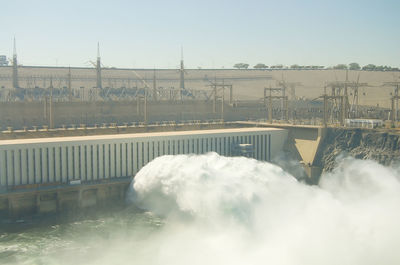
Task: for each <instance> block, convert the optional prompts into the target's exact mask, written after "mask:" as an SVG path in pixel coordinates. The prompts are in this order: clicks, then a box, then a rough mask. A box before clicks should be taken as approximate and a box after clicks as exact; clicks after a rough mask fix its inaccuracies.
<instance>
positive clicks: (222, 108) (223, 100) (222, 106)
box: [221, 83, 225, 122]
mask: <svg viewBox="0 0 400 265" xmlns="http://www.w3.org/2000/svg"><path fill="white" fill-rule="evenodd" d="M222 85H223V83H222ZM224 103H225V87H222V99H221V121H222V122H224Z"/></svg>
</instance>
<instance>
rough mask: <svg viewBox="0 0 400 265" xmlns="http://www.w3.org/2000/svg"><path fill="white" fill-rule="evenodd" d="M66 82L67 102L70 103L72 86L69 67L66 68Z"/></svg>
mask: <svg viewBox="0 0 400 265" xmlns="http://www.w3.org/2000/svg"><path fill="white" fill-rule="evenodd" d="M67 79H68V81H67V83H68V101H69V102H71V101H72V86H71V66H70V67H68V77H67Z"/></svg>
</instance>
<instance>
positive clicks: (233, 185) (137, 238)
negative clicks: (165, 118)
mask: <svg viewBox="0 0 400 265" xmlns="http://www.w3.org/2000/svg"><path fill="white" fill-rule="evenodd" d="M296 177H297V176H293V175H291V174H289V173H287V172H286V171H285V170H283V169H282V168H281V167H279V166H276V165H274V164H271V163H268V162H260V161H256V160H254V159H249V158H244V157H223V156H219V155H218V154H216V153H208V154H205V155H176V156H162V157H159V158H156V159H154V160H153V161H152V162H150V163H149V164H147V165H146V166H145V167H144V168H143V169H142V170H141V171H140V172H139V173H138V174H137V175H136V177H135V179H134V180H133V181H132V183H131V187H130V190H129V191H128V199H129V204H130V206H129V207H128V208H127V209H125V210H124V211H123V212H122V213H119V214H116V215H114V216H111V217H107V218H100V219H98V220H84V221H82V222H76V223H72V224H68V225H57V226H53V227H51V228H49V229H46V231H45V232H43V231H42V230H38V231H35V230H33V231H31V232H29V233H20V234H18V237H20V238H21V239H18V238H16V239H14V240H11V241H10V242H16V243H10V244H9V245H1V244H0V250H1V251H0V252H2V253H3V254H2V256H4V255H8V256H7V257H8V258H7V259H5V262H2V264H3V263H4V264H165V265H168V264H171V265H172V264H173V265H181V264H182V265H183V264H185V265H187V264H210V265H213V264H232V265H236V264H253V265H258V264H278V265H281V264H282V265H295V264H296V265H299V264H300V265H302V264H304V265H310V264H311V265H312V264H316V265H317V264H318V265H321V264H324V265H326V264H332V265H333V264H334V265H336V264H341V265H343V264H352V265H355V264H360V265H368V264H371V265H372V264H373V265H376V264H385V265H388V264H389V265H390V264H396V265H397V264H400V254H399V252H398V251H397V250H396V248H397V246H398V245H399V244H400V230H399V229H398V224H399V223H400V182H399V177H400V171H399V170H398V169H397V168H396V169H395V168H389V167H384V166H381V165H379V164H377V163H376V162H373V161H365V160H356V159H352V158H344V159H341V160H340V161H338V166H337V168H336V169H335V170H334V171H332V172H331V173H328V174H325V175H323V176H322V178H321V180H320V183H319V185H318V186H310V185H307V184H304V183H303V182H301V181H298V180H297V179H296ZM37 235H40V236H37ZM16 236H17V235H3V236H0V240H4V238H3V237H16ZM29 237H31V238H32V239H29V240H28V239H27V238H29ZM0 242H1V241H0ZM18 242H25V243H24V244H22V243H18ZM10 253H11V254H10ZM13 253H18V254H16V255H14V256H12V255H13ZM11 256H12V257H13V258H10V257H11ZM1 258H2V257H0V259H1ZM3 258H4V257H3ZM3 260H4V259H3ZM7 260H8V261H9V262H7Z"/></svg>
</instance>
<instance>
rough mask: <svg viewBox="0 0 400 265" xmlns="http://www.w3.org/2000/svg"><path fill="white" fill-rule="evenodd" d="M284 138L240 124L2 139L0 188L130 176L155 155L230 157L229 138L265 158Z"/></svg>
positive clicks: (277, 132)
mask: <svg viewBox="0 0 400 265" xmlns="http://www.w3.org/2000/svg"><path fill="white" fill-rule="evenodd" d="M286 138H287V131H286V130H283V129H272V128H240V129H222V130H221V129H220V130H203V131H176V132H165V133H141V134H128V135H127V134H120V135H103V136H83V137H63V138H38V139H21V140H3V141H0V189H2V190H3V191H9V190H11V189H13V188H15V187H18V186H23V187H24V186H26V185H39V186H40V185H42V184H54V185H59V184H70V183H74V182H76V181H79V182H80V183H93V182H103V181H109V180H112V179H117V178H124V177H132V176H134V175H135V174H136V173H137V172H138V171H139V170H140V169H141V168H142V167H143V166H145V165H146V164H147V163H148V162H150V161H151V160H153V159H154V158H156V157H158V156H162V155H177V154H203V153H207V152H217V153H219V154H221V155H225V156H230V155H231V154H232V151H231V148H232V145H233V144H234V143H239V144H252V145H253V146H254V148H255V152H254V155H253V158H255V159H258V160H271V159H272V157H273V155H274V154H276V153H278V152H279V151H280V150H282V148H283V145H284V142H285V140H286Z"/></svg>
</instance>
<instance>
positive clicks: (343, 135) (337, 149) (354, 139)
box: [316, 128, 400, 171]
mask: <svg viewBox="0 0 400 265" xmlns="http://www.w3.org/2000/svg"><path fill="white" fill-rule="evenodd" d="M321 147H322V148H321V149H320V152H319V154H318V156H317V161H316V162H317V164H318V165H320V166H321V167H322V168H323V171H331V170H332V169H333V168H334V167H335V163H336V159H337V157H338V156H340V155H350V156H352V157H355V158H359V159H371V160H375V161H377V162H379V163H381V164H383V165H391V164H393V163H400V135H399V134H395V133H388V132H381V131H377V130H365V129H364V130H363V129H333V128H332V129H329V130H328V132H327V135H326V138H325V141H324V143H323V146H321Z"/></svg>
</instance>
